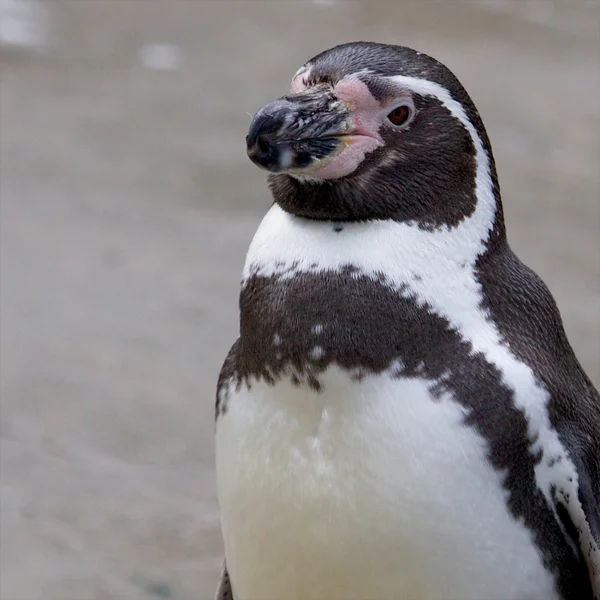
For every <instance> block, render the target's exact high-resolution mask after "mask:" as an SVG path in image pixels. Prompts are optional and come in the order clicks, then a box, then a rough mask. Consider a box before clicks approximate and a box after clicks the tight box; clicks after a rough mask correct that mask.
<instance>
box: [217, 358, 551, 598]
mask: <svg viewBox="0 0 600 600" xmlns="http://www.w3.org/2000/svg"><path fill="white" fill-rule="evenodd" d="M296 383H297V382H296ZM434 384H435V382H432V381H428V380H427V379H424V378H420V377H404V378H400V377H394V376H392V375H388V374H379V375H367V376H365V377H362V378H361V379H360V380H356V379H352V378H351V377H350V376H349V374H348V373H347V372H345V371H343V370H342V369H340V368H339V367H336V366H330V367H329V368H328V369H327V370H326V371H325V372H324V373H322V374H321V375H320V391H318V392H317V391H314V390H312V389H310V388H309V387H308V386H304V385H294V384H293V383H292V381H291V380H290V379H288V378H282V379H280V380H279V381H278V382H277V383H275V384H269V383H266V382H265V381H264V380H262V381H252V382H251V383H250V386H249V387H248V386H247V385H246V384H244V383H242V384H241V385H239V386H238V387H237V388H236V389H233V388H232V389H231V390H230V396H229V401H228V405H227V411H226V413H225V414H224V415H222V416H221V417H220V418H219V420H218V423H217V437H216V452H217V475H218V494H219V502H220V506H221V511H222V525H223V534H224V540H225V555H226V558H227V563H228V568H229V572H230V575H231V579H232V582H233V586H234V592H235V594H236V600H259V599H260V600H269V599H273V600H275V599H281V598H286V599H289V600H294V599H298V600H312V599H314V600H332V599H333V598H344V599H348V600H352V599H356V600H364V599H378V600H379V599H381V600H388V599H389V600H409V599H410V600H426V599H427V600H436V599H439V600H441V599H443V598H460V599H461V600H471V599H472V600H476V599H477V600H483V599H490V600H491V599H497V600H500V599H502V600H517V599H519V600H520V599H524V598H528V599H531V600H534V599H540V600H542V599H548V600H551V599H554V598H557V595H556V592H555V590H554V585H553V581H552V579H551V577H550V575H549V573H548V572H547V571H546V570H545V569H544V567H543V564H542V560H541V557H540V556H539V553H538V551H537V550H536V548H535V546H534V544H533V543H532V540H531V538H530V534H529V533H528V531H527V530H526V529H525V528H523V527H522V525H520V524H519V523H518V522H517V521H516V520H515V519H514V518H513V517H512V516H511V514H510V513H509V511H508V509H507V503H506V500H507V497H506V496H507V493H506V491H505V489H504V488H503V486H502V474H501V473H499V472H498V471H495V470H494V469H493V468H492V467H491V466H490V465H489V463H488V461H487V454H488V448H487V443H486V440H485V439H484V438H482V437H481V436H480V435H479V434H478V433H477V432H476V431H475V430H474V429H473V427H471V426H469V425H467V424H466V419H467V418H468V414H467V413H468V411H467V409H465V408H464V407H463V406H462V405H460V404H459V403H458V402H456V401H455V400H454V399H453V398H452V396H451V395H450V394H448V393H444V394H440V393H434V391H433V390H434V389H435V388H434Z"/></svg>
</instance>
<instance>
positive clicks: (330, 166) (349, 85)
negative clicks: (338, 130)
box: [291, 72, 385, 179]
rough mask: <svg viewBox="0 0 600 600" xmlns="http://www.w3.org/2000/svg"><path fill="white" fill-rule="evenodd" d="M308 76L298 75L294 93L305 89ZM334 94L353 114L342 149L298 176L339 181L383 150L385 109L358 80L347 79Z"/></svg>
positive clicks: (293, 86) (294, 81)
mask: <svg viewBox="0 0 600 600" xmlns="http://www.w3.org/2000/svg"><path fill="white" fill-rule="evenodd" d="M308 74H309V73H308V72H301V73H299V74H298V75H297V76H296V77H295V78H294V79H293V81H292V91H293V92H294V93H298V92H301V91H302V90H303V89H306V84H305V78H306V77H307V76H308ZM333 92H334V94H335V95H336V96H337V97H338V98H339V99H340V100H341V101H342V102H343V103H344V104H345V105H347V106H348V108H349V109H350V111H351V113H352V118H351V121H350V128H349V130H348V134H347V135H346V136H344V137H343V141H342V144H341V149H340V150H338V151H337V153H336V154H335V155H333V156H331V157H328V158H326V159H324V160H322V161H319V162H318V163H317V164H315V165H314V166H313V167H309V168H307V169H302V171H298V174H300V173H302V174H306V175H310V176H311V177H314V178H316V179H338V178H340V177H344V176H346V175H349V174H350V173H352V172H353V171H355V170H356V168H357V167H358V165H360V163H361V162H362V161H363V159H364V158H365V156H366V155H367V154H368V153H369V152H373V150H375V149H376V148H379V147H380V146H383V140H382V139H381V136H380V135H379V127H380V125H381V120H382V117H383V115H384V112H385V109H384V108H383V107H382V106H381V105H380V104H379V102H378V101H377V100H376V99H375V98H373V96H372V94H371V92H370V91H369V88H368V87H367V86H366V85H365V84H364V83H363V82H362V81H360V79H359V78H358V77H356V76H349V77H346V78H344V79H342V81H340V82H339V83H338V84H337V85H336V86H335V87H334V89H333ZM291 173H292V174H293V171H292V172H291Z"/></svg>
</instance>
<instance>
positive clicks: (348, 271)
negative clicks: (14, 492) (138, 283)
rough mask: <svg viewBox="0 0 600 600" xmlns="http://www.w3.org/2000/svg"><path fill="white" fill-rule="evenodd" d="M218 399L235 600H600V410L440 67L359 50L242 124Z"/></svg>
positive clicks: (226, 585)
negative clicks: (231, 286) (241, 203)
mask: <svg viewBox="0 0 600 600" xmlns="http://www.w3.org/2000/svg"><path fill="white" fill-rule="evenodd" d="M247 141H248V153H249V156H250V157H251V158H252V160H253V161H254V162H256V163H257V164H258V165H259V166H261V167H263V168H266V169H268V170H269V171H271V172H272V174H271V175H270V176H269V184H270V187H271V190H272V193H273V197H274V200H275V203H274V205H273V207H272V208H271V210H270V211H269V212H268V214H267V215H266V216H265V218H264V220H263V222H262V223H261V225H260V227H259V229H258V231H257V233H256V235H255V237H254V239H253V241H252V244H251V246H250V249H249V251H248V256H247V259H246V265H245V268H244V273H243V280H242V288H241V295H240V337H239V339H238V340H237V341H236V342H235V344H234V345H233V347H232V349H231V351H230V353H229V355H228V357H227V359H226V361H225V364H224V366H223V369H222V371H221V375H220V377H219V383H218V391H217V407H216V412H217V423H216V459H217V479H218V495H219V503H220V508H221V514H222V528H223V536H224V542H225V557H226V567H225V569H224V573H223V576H222V581H221V585H220V588H219V592H218V594H217V596H218V598H220V599H225V598H231V597H234V598H235V600H275V599H277V600H280V599H282V598H285V599H286V600H295V599H297V600H317V599H318V600H333V599H336V598H340V599H341V598H344V599H348V600H349V599H355V600H363V599H378V600H409V599H410V600H444V599H448V600H450V599H460V600H594V599H595V600H598V599H599V598H600V553H599V545H600V516H599V515H600V398H599V396H598V393H597V391H596V390H595V389H594V388H593V386H592V384H591V382H590V381H589V379H588V377H587V376H586V375H585V373H584V372H583V370H582V368H581V366H580V365H579V363H578V361H577V359H576V357H575V355H574V354H573V351H572V349H571V347H570V345H569V342H568V341H567V338H566V336H565V333H564V330H563V326H562V322H561V318H560V315H559V312H558V310H557V307H556V304H555V302H554V300H553V298H552V296H551V295H550V293H549V291H548V290H547V288H546V286H545V285H544V283H543V282H542V281H541V280H540V279H539V278H538V277H537V276H536V275H535V273H533V272H532V271H531V270H530V269H528V268H527V267H526V266H525V265H523V263H521V262H520V261H519V259H518V258H517V257H516V256H515V255H514V254H513V252H512V251H511V249H510V247H509V246H508V243H507V239H506V233H505V229H504V221H503V216H502V207H501V201H500V190H499V186H498V181H497V177H496V171H495V166H494V160H493V156H492V150H491V146H490V143H489V140H488V137H487V135H486V132H485V129H484V126H483V123H482V121H481V118H480V117H479V115H478V113H477V110H476V108H475V106H474V105H473V103H472V101H471V99H470V98H469V96H468V95H467V93H466V92H465V90H464V89H463V87H462V86H461V84H460V83H459V82H458V80H457V79H456V78H455V77H454V76H453V75H452V74H451V73H450V72H449V71H448V69H447V68H446V67H444V66H443V65H441V64H440V63H439V62H437V61H436V60H434V59H432V58H431V57H429V56H426V55H424V54H422V53H419V52H416V51H414V50H411V49H409V48H404V47H399V46H389V45H383V44H374V43H363V42H361V43H352V44H345V45H342V46H338V47H336V48H333V49H331V50H328V51H326V52H324V53H322V54H320V55H318V56H317V57H315V58H313V59H312V60H310V61H309V62H308V63H306V65H305V66H304V67H302V69H300V71H299V72H298V73H297V74H296V76H295V77H294V80H293V82H292V94H291V95H289V96H285V97H283V98H281V99H279V100H277V101H275V102H273V103H271V104H268V105H267V106H265V107H264V108H263V109H261V111H259V113H257V115H256V116H255V117H254V120H253V123H252V125H251V128H250V132H249V135H248V140H247Z"/></svg>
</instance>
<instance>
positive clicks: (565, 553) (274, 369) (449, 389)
mask: <svg viewBox="0 0 600 600" xmlns="http://www.w3.org/2000/svg"><path fill="white" fill-rule="evenodd" d="M240 311H241V337H240V340H239V341H238V343H237V350H236V353H235V354H236V358H235V366H234V363H232V362H230V361H227V363H226V364H227V369H226V371H227V373H226V375H222V380H227V379H229V378H230V377H235V378H237V380H238V381H243V382H250V381H253V380H259V381H260V380H267V381H270V378H273V379H274V380H275V381H278V380H280V379H283V378H291V380H292V382H293V383H294V384H295V385H307V386H311V381H313V380H314V381H318V376H319V374H320V373H321V372H323V371H324V370H325V369H326V368H327V367H328V366H329V365H331V364H336V365H338V366H340V367H341V368H343V369H346V370H348V371H349V372H350V374H351V376H352V377H354V378H355V379H357V380H360V379H361V378H362V377H364V376H365V375H366V374H377V373H381V372H383V371H385V370H387V369H389V367H390V365H391V364H392V363H393V361H396V360H399V361H400V363H399V364H401V365H403V368H402V369H400V370H399V372H398V373H397V374H395V376H397V377H422V378H426V379H427V380H432V381H434V382H435V384H434V385H433V394H434V397H438V398H441V395H442V394H443V393H450V394H451V395H452V397H453V398H454V399H455V400H456V401H457V402H459V403H461V404H462V405H463V406H465V407H466V408H467V409H468V414H467V416H466V417H465V424H466V425H468V426H470V427H473V428H474V429H476V430H477V431H478V432H479V433H480V435H481V436H482V437H483V438H484V439H485V440H487V442H488V446H489V454H488V460H489V462H490V464H491V465H492V466H493V467H494V468H495V469H497V470H498V471H501V472H503V473H505V474H506V475H505V479H504V482H503V483H504V487H505V488H506V490H507V491H508V499H507V503H508V507H509V509H510V511H511V513H512V514H513V515H514V517H515V518H516V519H520V520H522V521H523V523H524V524H525V525H526V526H527V527H528V528H529V529H530V530H531V532H532V535H533V537H534V539H535V541H536V543H537V545H538V546H539V548H540V549H541V552H542V555H543V556H544V559H545V563H546V564H547V568H548V569H549V570H551V571H552V572H553V573H554V574H555V575H556V577H557V582H558V585H559V589H560V590H561V592H562V594H563V597H564V599H565V600H588V599H589V600H591V598H592V596H591V589H590V584H589V578H588V576H587V568H586V566H585V565H584V564H582V563H581V562H580V560H579V559H580V557H579V556H575V555H574V554H573V551H572V550H571V547H570V546H569V545H568V544H566V543H565V539H564V536H563V533H562V530H561V527H560V525H559V523H558V522H557V521H556V520H555V518H554V514H553V512H552V510H551V507H549V506H548V504H547V503H546V500H545V498H544V496H543V495H542V493H541V491H540V490H539V489H538V488H537V486H536V482H535V473H534V468H535V465H536V463H537V461H539V460H541V459H542V457H541V456H538V455H536V456H533V455H532V453H531V445H532V440H529V439H528V434H527V431H528V424H527V420H526V418H525V416H524V414H523V412H522V411H521V410H519V409H517V408H516V407H515V403H514V398H513V394H512V392H511V391H510V390H509V389H508V388H507V387H506V386H505V385H504V384H503V382H502V374H501V372H500V371H499V370H498V369H497V368H496V367H495V366H494V365H492V364H490V363H489V362H488V361H487V360H486V358H485V356H484V355H483V354H481V353H478V352H473V348H472V346H471V344H470V343H469V342H468V341H466V340H464V339H463V338H462V337H461V336H460V335H459V334H458V333H457V332H456V331H455V330H454V329H452V327H451V326H450V323H449V322H448V321H447V320H446V319H443V318H442V317H440V316H438V315H435V314H434V313H433V312H431V311H430V310H429V307H427V306H422V305H419V304H418V303H417V302H416V300H415V299H414V298H411V297H410V296H408V295H407V290H404V291H403V292H397V291H394V290H392V289H391V288H390V287H389V286H388V285H386V284H385V277H383V276H382V277H381V278H380V280H374V279H371V278H369V277H365V276H363V275H361V274H360V273H357V272H356V268H355V267H353V266H352V265H348V268H346V269H345V270H344V271H343V272H341V273H334V272H330V271H321V272H319V273H315V274H308V273H296V274H295V275H294V276H293V277H292V278H288V279H284V278H280V277H262V276H259V275H255V276H252V277H250V278H249V280H248V281H247V283H246V285H245V287H244V288H243V289H242V293H241V296H240ZM316 324H323V325H324V328H323V332H322V334H321V335H320V336H319V339H318V345H319V346H320V347H321V348H322V349H323V351H324V353H323V356H322V357H321V358H320V359H319V360H318V361H314V360H311V358H310V356H311V350H312V349H313V348H314V345H315V338H314V335H312V333H311V332H312V329H313V327H314V326H315V325H316ZM275 335H278V336H279V337H280V339H281V344H280V345H278V346H274V345H273V343H272V341H273V338H274V336H275ZM294 373H298V374H300V375H302V379H301V378H298V377H296V375H295V374H294ZM312 387H313V388H315V387H316V386H314V384H313V385H312ZM319 389H320V388H319ZM491 399H493V402H490V400H491Z"/></svg>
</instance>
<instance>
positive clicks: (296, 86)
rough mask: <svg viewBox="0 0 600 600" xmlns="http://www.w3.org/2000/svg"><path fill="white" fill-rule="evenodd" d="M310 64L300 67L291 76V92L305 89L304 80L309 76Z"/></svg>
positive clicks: (295, 92) (294, 92)
mask: <svg viewBox="0 0 600 600" xmlns="http://www.w3.org/2000/svg"><path fill="white" fill-rule="evenodd" d="M311 68H312V66H311V65H304V66H303V67H300V68H299V69H298V70H297V71H296V73H295V75H294V76H293V77H292V93H293V94H297V93H298V92H301V91H302V90H304V89H306V82H307V81H308V78H309V77H310V71H311Z"/></svg>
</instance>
